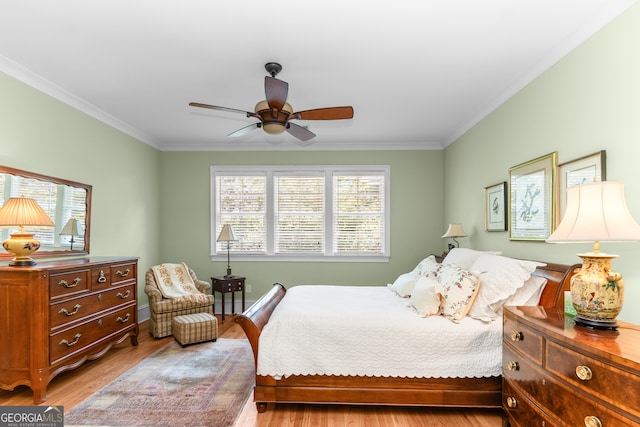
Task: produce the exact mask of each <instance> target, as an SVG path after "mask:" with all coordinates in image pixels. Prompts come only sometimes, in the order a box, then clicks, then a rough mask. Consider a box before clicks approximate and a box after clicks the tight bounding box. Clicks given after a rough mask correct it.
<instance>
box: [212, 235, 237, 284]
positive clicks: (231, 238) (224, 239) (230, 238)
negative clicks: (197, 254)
mask: <svg viewBox="0 0 640 427" xmlns="http://www.w3.org/2000/svg"><path fill="white" fill-rule="evenodd" d="M216 240H217V241H218V242H227V275H226V276H224V277H226V278H229V277H231V263H230V257H229V251H230V245H231V242H235V241H236V240H238V239H237V238H236V234H235V233H234V232H233V227H232V226H231V224H225V225H224V226H223V227H222V230H220V234H218V238H217V239H216Z"/></svg>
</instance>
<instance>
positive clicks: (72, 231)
mask: <svg viewBox="0 0 640 427" xmlns="http://www.w3.org/2000/svg"><path fill="white" fill-rule="evenodd" d="M58 234H59V235H60V236H71V239H70V240H69V243H71V247H70V248H69V249H70V250H73V244H74V243H75V239H74V237H77V236H80V234H81V227H80V221H78V220H77V219H75V218H71V219H69V221H67V223H66V224H65V225H64V227H62V231H60V233H58Z"/></svg>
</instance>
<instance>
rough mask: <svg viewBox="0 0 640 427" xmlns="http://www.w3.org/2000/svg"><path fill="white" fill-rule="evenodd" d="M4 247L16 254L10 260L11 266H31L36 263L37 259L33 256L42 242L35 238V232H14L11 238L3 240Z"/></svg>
mask: <svg viewBox="0 0 640 427" xmlns="http://www.w3.org/2000/svg"><path fill="white" fill-rule="evenodd" d="M2 247H4V249H5V250H6V251H7V252H9V253H11V254H14V255H15V258H13V259H12V260H11V261H10V262H9V265H10V266H16V267H21V266H30V265H36V261H35V260H34V259H33V258H31V255H33V254H34V253H35V252H36V251H37V250H38V249H40V242H39V241H38V240H37V239H34V237H33V233H24V232H23V233H13V234H11V238H9V239H7V240H5V241H4V242H2Z"/></svg>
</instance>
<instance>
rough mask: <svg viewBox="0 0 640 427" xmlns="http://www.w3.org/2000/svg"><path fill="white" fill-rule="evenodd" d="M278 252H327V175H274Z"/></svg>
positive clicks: (276, 250)
mask: <svg viewBox="0 0 640 427" xmlns="http://www.w3.org/2000/svg"><path fill="white" fill-rule="evenodd" d="M274 200H275V206H274V223H275V227H274V238H275V239H274V240H275V248H274V249H275V253H314V254H322V253H324V246H325V236H324V234H325V233H324V223H325V220H324V205H325V201H324V200H325V197H324V174H319V173H316V174H315V175H314V174H312V173H310V174H305V175H301V174H295V175H289V174H279V173H276V174H275V175H274Z"/></svg>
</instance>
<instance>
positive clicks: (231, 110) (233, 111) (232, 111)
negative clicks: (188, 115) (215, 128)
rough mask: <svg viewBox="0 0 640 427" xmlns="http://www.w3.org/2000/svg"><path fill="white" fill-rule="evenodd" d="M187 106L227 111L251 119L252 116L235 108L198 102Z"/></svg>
mask: <svg viewBox="0 0 640 427" xmlns="http://www.w3.org/2000/svg"><path fill="white" fill-rule="evenodd" d="M189 105H190V106H191V107H198V108H208V109H210V110H219V111H227V112H229V113H240V114H244V115H245V116H247V117H251V116H253V115H254V113H251V112H249V111H244V110H236V109H235V108H229V107H219V106H217V105H209V104H201V103H199V102H190V103H189Z"/></svg>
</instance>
